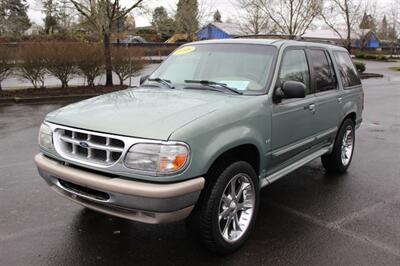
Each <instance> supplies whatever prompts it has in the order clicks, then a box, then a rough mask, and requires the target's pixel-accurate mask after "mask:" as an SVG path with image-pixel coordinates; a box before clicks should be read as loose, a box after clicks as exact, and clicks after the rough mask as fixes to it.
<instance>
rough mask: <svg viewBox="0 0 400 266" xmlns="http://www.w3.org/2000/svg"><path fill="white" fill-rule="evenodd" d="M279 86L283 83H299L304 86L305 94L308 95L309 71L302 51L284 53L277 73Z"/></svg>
mask: <svg viewBox="0 0 400 266" xmlns="http://www.w3.org/2000/svg"><path fill="white" fill-rule="evenodd" d="M279 81H280V84H283V83H284V82H285V81H299V82H302V83H304V85H305V86H306V94H310V71H309V69H308V63H307V57H306V54H305V52H304V50H300V49H299V50H297V49H296V50H288V51H286V52H285V54H284V56H283V59H282V64H281V69H280V72H279Z"/></svg>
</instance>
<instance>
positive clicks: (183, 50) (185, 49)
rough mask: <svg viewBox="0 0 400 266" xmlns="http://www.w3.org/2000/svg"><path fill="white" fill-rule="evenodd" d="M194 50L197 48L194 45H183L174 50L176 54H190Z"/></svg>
mask: <svg viewBox="0 0 400 266" xmlns="http://www.w3.org/2000/svg"><path fill="white" fill-rule="evenodd" d="M194 50H196V47H194V46H185V47H182V48H180V49H178V50H176V51H175V52H174V55H183V54H188V53H191V52H193V51H194Z"/></svg>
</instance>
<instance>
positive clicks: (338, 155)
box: [321, 119, 355, 173]
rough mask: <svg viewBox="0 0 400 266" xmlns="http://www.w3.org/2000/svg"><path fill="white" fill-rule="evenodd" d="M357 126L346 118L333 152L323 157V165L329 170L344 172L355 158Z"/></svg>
mask: <svg viewBox="0 0 400 266" xmlns="http://www.w3.org/2000/svg"><path fill="white" fill-rule="evenodd" d="M354 144H355V127H354V122H353V120H351V119H346V120H345V121H344V122H343V124H342V126H341V127H340V129H339V133H338V135H337V136H336V140H335V144H334V146H333V151H332V153H331V154H326V155H323V156H322V157H321V161H322V165H323V166H324V167H325V169H326V170H327V171H328V172H333V173H344V172H346V170H347V168H348V167H349V166H350V163H351V160H352V159H353V152H354Z"/></svg>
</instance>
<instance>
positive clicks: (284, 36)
mask: <svg viewBox="0 0 400 266" xmlns="http://www.w3.org/2000/svg"><path fill="white" fill-rule="evenodd" d="M234 38H235V39H246V38H254V39H282V40H297V39H298V36H296V35H289V34H273V33H269V34H248V35H239V36H235V37H234Z"/></svg>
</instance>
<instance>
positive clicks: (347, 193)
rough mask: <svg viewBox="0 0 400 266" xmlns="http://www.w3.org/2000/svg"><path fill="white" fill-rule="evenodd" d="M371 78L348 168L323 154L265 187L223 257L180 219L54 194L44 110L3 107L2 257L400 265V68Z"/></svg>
mask: <svg viewBox="0 0 400 266" xmlns="http://www.w3.org/2000/svg"><path fill="white" fill-rule="evenodd" d="M388 65H389V64H387V63H368V65H367V68H368V70H369V71H374V72H380V73H383V74H385V77H384V78H382V79H370V80H365V81H364V82H363V83H364V88H365V110H364V122H363V125H362V126H361V128H360V129H359V130H358V131H357V133H356V149H355V154H354V159H353V162H352V165H351V167H350V169H349V171H348V173H347V174H346V175H343V176H335V175H328V174H326V173H325V171H324V170H323V168H322V165H321V163H320V161H319V160H316V161H314V162H312V163H310V164H309V165H307V166H304V167H302V168H301V169H299V170H297V171H296V172H294V173H291V174H289V175H288V176H286V177H285V178H283V179H281V180H279V181H277V182H276V183H274V184H273V185H271V186H269V187H267V188H265V189H264V190H262V193H261V208H260V212H259V216H258V220H257V226H256V229H255V232H254V234H253V235H252V237H251V238H250V240H249V241H248V242H247V244H246V245H245V246H244V247H243V248H242V249H241V250H239V251H238V252H237V253H235V254H233V255H230V256H226V257H218V256H214V255H212V254H210V253H209V252H207V251H206V250H204V249H203V248H202V247H201V246H200V245H199V244H198V243H197V242H195V241H194V240H193V239H192V238H191V237H190V236H189V234H188V233H187V231H186V228H185V225H184V223H183V222H180V223H175V224H168V225H158V226H154V225H143V224H139V223H135V222H130V221H126V220H122V219H118V218H113V217H110V216H107V215H102V214H98V213H95V212H92V211H88V210H85V209H83V208H82V207H80V206H77V205H75V204H73V203H71V202H69V201H67V200H65V199H63V198H61V197H59V196H58V195H56V194H55V193H54V192H53V191H51V190H50V189H49V187H48V186H47V185H46V184H45V183H44V181H43V180H42V179H41V178H40V177H39V176H38V174H37V171H36V169H35V166H34V164H33V161H32V158H33V156H34V155H35V154H36V153H37V152H38V149H37V131H38V127H39V125H40V123H41V121H42V119H43V118H44V116H45V114H46V113H47V112H49V111H51V110H53V109H56V108H57V107H59V106H60V105H31V106H27V105H14V106H3V107H1V106H0V147H1V152H0V265H4V266H8V265H114V264H121V265H144V264H146V265H147V264H150V265H205V264H207V265H212V264H216V265H225V264H226V265H400V75H399V74H396V73H395V72H390V71H388V70H386V69H387V67H388Z"/></svg>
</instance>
